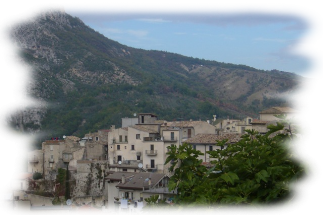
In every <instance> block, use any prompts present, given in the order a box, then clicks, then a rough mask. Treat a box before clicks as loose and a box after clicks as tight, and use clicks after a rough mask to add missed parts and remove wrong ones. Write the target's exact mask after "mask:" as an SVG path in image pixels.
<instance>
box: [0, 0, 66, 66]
mask: <svg viewBox="0 0 323 215" xmlns="http://www.w3.org/2000/svg"><path fill="white" fill-rule="evenodd" d="M0 6H1V7H0V13H1V14H6V16H2V19H1V20H0V29H2V30H1V35H0V38H1V40H2V41H4V42H6V43H8V44H13V45H15V46H17V47H19V48H23V49H27V50H28V51H29V52H30V53H31V54H32V55H33V56H34V57H35V58H45V59H46V60H48V61H54V62H57V56H56V55H55V51H54V50H53V46H54V45H55V42H57V40H58V38H57V37H56V36H55V35H54V34H53V33H52V32H51V30H50V29H55V28H63V27H64V26H68V25H69V21H68V18H67V15H66V14H65V11H64V8H63V6H60V5H59V4H57V3H56V1H55V0H46V1H43V0H4V1H1V3H0Z"/></svg>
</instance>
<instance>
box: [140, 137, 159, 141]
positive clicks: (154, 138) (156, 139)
mask: <svg viewBox="0 0 323 215" xmlns="http://www.w3.org/2000/svg"><path fill="white" fill-rule="evenodd" d="M143 141H150V142H151V141H161V139H160V138H159V137H144V138H143Z"/></svg>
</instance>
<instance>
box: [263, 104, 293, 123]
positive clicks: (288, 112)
mask: <svg viewBox="0 0 323 215" xmlns="http://www.w3.org/2000/svg"><path fill="white" fill-rule="evenodd" d="M295 114H297V111H296V110H294V109H292V108H290V107H272V108H269V109H266V110H264V111H261V112H259V117H260V120H261V121H277V120H280V119H279V118H277V117H276V115H285V116H286V118H287V119H292V118H293V117H294V116H295Z"/></svg>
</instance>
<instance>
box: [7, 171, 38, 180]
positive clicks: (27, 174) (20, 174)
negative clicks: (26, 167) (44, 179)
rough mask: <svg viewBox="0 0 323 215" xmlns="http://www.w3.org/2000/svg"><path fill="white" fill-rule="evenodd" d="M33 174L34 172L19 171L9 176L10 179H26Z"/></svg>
mask: <svg viewBox="0 0 323 215" xmlns="http://www.w3.org/2000/svg"><path fill="white" fill-rule="evenodd" d="M32 176H33V174H32V173H28V172H22V173H18V174H16V175H12V176H9V177H8V179H26V178H30V177H32Z"/></svg>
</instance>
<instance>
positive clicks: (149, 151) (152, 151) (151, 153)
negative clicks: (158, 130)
mask: <svg viewBox="0 0 323 215" xmlns="http://www.w3.org/2000/svg"><path fill="white" fill-rule="evenodd" d="M146 155H148V156H156V155H157V150H146Z"/></svg>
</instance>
